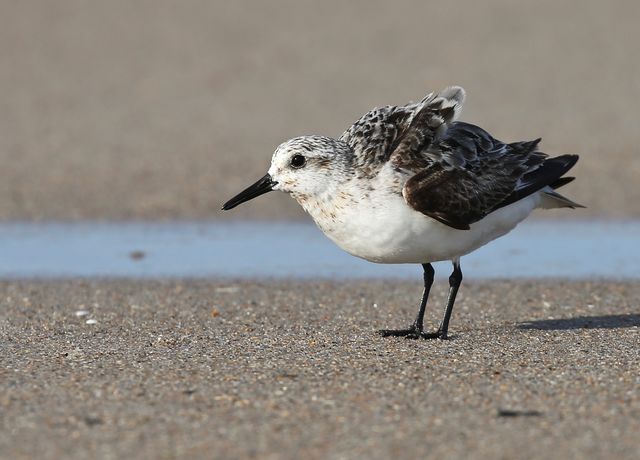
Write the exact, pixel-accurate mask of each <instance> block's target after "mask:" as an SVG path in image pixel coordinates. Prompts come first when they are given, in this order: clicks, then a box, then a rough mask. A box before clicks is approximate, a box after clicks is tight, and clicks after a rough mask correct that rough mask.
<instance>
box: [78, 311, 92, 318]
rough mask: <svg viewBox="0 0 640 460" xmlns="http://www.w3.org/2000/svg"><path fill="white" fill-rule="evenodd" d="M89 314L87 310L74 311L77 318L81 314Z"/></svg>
mask: <svg viewBox="0 0 640 460" xmlns="http://www.w3.org/2000/svg"><path fill="white" fill-rule="evenodd" d="M88 314H89V312H88V311H87V310H78V311H76V316H77V317H78V318H80V317H82V316H87V315H88Z"/></svg>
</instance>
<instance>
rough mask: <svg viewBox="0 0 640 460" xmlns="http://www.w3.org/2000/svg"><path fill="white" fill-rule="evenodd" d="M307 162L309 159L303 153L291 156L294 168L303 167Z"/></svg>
mask: <svg viewBox="0 0 640 460" xmlns="http://www.w3.org/2000/svg"><path fill="white" fill-rule="evenodd" d="M306 162H307V159H306V158H305V157H303V156H302V155H294V156H293V157H291V167H292V168H302V167H303V166H304V164H305V163H306Z"/></svg>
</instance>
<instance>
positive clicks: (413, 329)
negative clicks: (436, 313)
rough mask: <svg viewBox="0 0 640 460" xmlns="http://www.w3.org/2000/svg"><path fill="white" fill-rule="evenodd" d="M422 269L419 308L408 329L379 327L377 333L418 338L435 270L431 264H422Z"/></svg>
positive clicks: (420, 333) (422, 328)
mask: <svg viewBox="0 0 640 460" xmlns="http://www.w3.org/2000/svg"><path fill="white" fill-rule="evenodd" d="M422 269H423V270H424V274H423V277H424V290H423V291H422V300H421V301H420V309H419V310H418V316H416V320H415V321H414V322H413V324H412V325H411V326H410V327H409V328H408V329H381V330H379V331H378V333H379V334H380V335H381V336H383V337H407V338H415V339H417V338H419V337H420V336H421V335H422V334H423V330H424V312H425V309H426V308H427V300H428V299H429V291H431V286H432V285H433V275H434V273H435V271H434V270H433V266H432V265H431V264H422Z"/></svg>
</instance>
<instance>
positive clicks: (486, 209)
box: [392, 122, 577, 230]
mask: <svg viewBox="0 0 640 460" xmlns="http://www.w3.org/2000/svg"><path fill="white" fill-rule="evenodd" d="M538 142H539V139H537V140H535V141H532V142H516V143H513V144H505V143H503V142H501V141H498V140H496V139H494V138H493V137H491V136H490V135H489V134H488V133H487V132H486V131H484V130H483V129H481V128H479V127H477V126H474V125H470V124H468V123H462V122H455V123H452V124H451V125H450V126H449V127H448V129H447V131H446V132H445V133H444V134H443V135H442V136H441V137H439V138H438V139H436V140H435V141H434V142H433V143H431V144H430V145H428V146H423V147H424V149H423V151H422V152H417V151H411V152H402V151H398V152H395V153H394V155H393V157H392V158H393V159H395V160H396V163H397V164H398V166H399V167H402V168H403V169H404V170H410V171H413V172H414V175H413V176H412V177H411V178H410V179H409V180H407V182H406V183H405V186H404V189H403V195H404V197H405V200H406V201H407V203H408V204H409V205H410V206H411V207H412V208H414V209H415V210H416V211H419V212H421V213H423V214H425V215H427V216H430V217H432V218H434V219H436V220H438V221H440V222H442V223H444V224H446V225H448V226H450V227H453V228H456V229H459V230H468V229H469V228H470V225H471V224H473V223H474V222H477V221H479V220H481V219H482V218H484V217H485V216H487V215H488V214H489V213H491V212H493V211H495V210H496V209H498V208H500V207H503V206H506V205H507V204H511V203H513V202H515V201H517V200H519V199H522V198H524V197H525V196H527V195H529V194H531V193H534V192H535V191H537V190H540V189H542V188H544V187H545V186H547V185H552V184H553V183H554V182H555V181H557V180H558V179H559V178H560V176H562V175H563V174H564V173H565V172H566V171H567V170H568V169H569V168H570V167H571V166H573V164H575V160H577V157H576V158H574V156H571V155H565V156H561V157H557V158H551V159H548V158H547V155H545V154H544V153H542V152H539V151H537V149H536V148H537V145H538ZM420 155H422V162H423V163H426V165H424V166H421V165H420V164H419V162H416V161H413V160H411V158H414V157H416V156H420ZM408 159H409V160H408Z"/></svg>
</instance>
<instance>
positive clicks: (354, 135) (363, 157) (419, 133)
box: [340, 86, 464, 176]
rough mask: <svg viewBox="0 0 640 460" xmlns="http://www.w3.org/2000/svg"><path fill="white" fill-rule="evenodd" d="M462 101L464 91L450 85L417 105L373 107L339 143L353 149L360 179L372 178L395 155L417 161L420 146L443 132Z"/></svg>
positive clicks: (347, 131)
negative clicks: (361, 177) (399, 153)
mask: <svg viewBox="0 0 640 460" xmlns="http://www.w3.org/2000/svg"><path fill="white" fill-rule="evenodd" d="M463 101H464V90H463V89H462V88H460V87H456V86H454V87H450V88H447V89H445V90H444V91H442V92H440V93H438V94H434V93H431V94H429V95H427V96H426V97H425V98H424V99H422V101H420V102H418V103H411V104H407V105H405V106H399V107H396V106H386V107H381V108H376V109H373V110H371V111H370V112H368V113H366V114H364V115H363V116H362V117H361V118H360V119H359V120H357V121H356V122H355V123H354V124H353V125H352V126H351V127H350V128H349V129H347V130H346V131H345V132H344V133H343V134H342V136H340V140H341V141H343V142H345V143H347V144H348V145H349V146H350V147H351V149H352V150H353V152H354V154H355V155H354V163H355V165H356V166H357V167H356V168H354V170H356V171H358V173H359V174H360V175H363V176H367V175H375V174H376V173H377V171H378V169H379V168H380V167H381V166H383V165H385V164H386V163H387V162H388V161H389V160H390V158H391V156H392V155H394V154H395V153H397V152H404V153H406V156H407V159H409V157H412V158H413V159H414V160H416V161H420V160H421V158H422V155H421V153H420V152H422V151H423V150H424V149H423V147H424V146H427V145H429V144H430V143H431V142H432V141H433V139H434V138H435V137H436V136H437V135H438V134H439V133H441V132H443V131H444V130H445V128H446V124H447V123H448V122H450V121H452V120H453V119H454V118H455V117H456V116H457V114H458V113H459V112H460V110H461V108H462V103H463ZM412 152H415V153H416V155H415V156H413V155H412Z"/></svg>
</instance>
